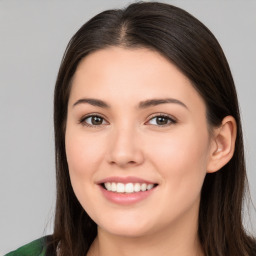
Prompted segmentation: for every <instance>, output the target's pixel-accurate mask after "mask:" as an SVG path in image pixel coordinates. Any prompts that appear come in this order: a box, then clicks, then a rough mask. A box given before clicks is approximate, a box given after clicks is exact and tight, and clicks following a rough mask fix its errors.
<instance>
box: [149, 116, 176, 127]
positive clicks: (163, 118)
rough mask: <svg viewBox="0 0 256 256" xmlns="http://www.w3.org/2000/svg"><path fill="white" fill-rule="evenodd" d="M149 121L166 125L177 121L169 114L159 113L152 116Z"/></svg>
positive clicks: (153, 123) (158, 124) (152, 123)
mask: <svg viewBox="0 0 256 256" xmlns="http://www.w3.org/2000/svg"><path fill="white" fill-rule="evenodd" d="M148 123H149V124H151V125H157V126H166V125H170V124H175V123H176V121H175V120H174V119H172V118H171V117H169V116H165V115H158V116H154V117H153V118H151V119H150V120H149V122H148Z"/></svg>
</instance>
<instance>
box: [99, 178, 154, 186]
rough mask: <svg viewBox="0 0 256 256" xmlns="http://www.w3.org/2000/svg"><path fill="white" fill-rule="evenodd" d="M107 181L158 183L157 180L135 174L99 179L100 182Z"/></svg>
mask: <svg viewBox="0 0 256 256" xmlns="http://www.w3.org/2000/svg"><path fill="white" fill-rule="evenodd" d="M106 182H115V183H118V182H119V183H124V184H126V183H146V184H156V182H152V181H149V180H145V179H142V178H139V177H135V176H127V177H118V176H113V177H107V178H105V179H102V180H100V181H98V182H97V183H98V184H102V183H106Z"/></svg>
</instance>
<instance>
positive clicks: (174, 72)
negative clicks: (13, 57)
mask: <svg viewBox="0 0 256 256" xmlns="http://www.w3.org/2000/svg"><path fill="white" fill-rule="evenodd" d="M54 125H55V145H56V170H57V202H56V215H55V226H54V233H53V235H52V236H50V237H45V238H42V239H40V240H37V241H35V242H33V243H32V244H29V245H27V246H25V247H23V248H21V249H19V250H17V251H16V252H13V253H10V254H8V255H21V254H22V253H23V254H24V255H56V254H57V255H99V256H101V255H113V256H114V255H135V254H136V255H179V256H183V255H205V256H206V255H214V256H216V255H220V256H221V255H225V256H227V255H230V256H231V255H232V256H233V255H239V256H243V255H244V256H245V255H255V253H256V249H255V241H254V239H253V238H251V237H249V236H248V235H247V234H246V232H245V230H244V228H243V225H242V217H241V212H242V203H243V196H244V192H245V190H246V188H247V183H246V171H245V164H244V155H243V140H242V130H241V123H240V116H239V108H238V102H237V96H236V91H235V87H234V82H233V79H232V75H231V72H230V69H229V66H228V63H227V61H226V58H225V56H224V53H223V52H222V50H221V47H220V46H219V44H218V42H217V40H216V39H215V37H214V36H213V35H212V34H211V32H210V31H209V30H208V29H207V28H206V27H205V26H204V25H203V24H202V23H200V22H199V21H198V20H197V19H195V18H194V17H192V16H191V15H190V14H188V13H186V12H185V11H183V10H181V9H179V8H176V7H173V6H171V5H166V4H161V3H136V4H131V5H130V6H128V7H127V8H126V9H124V10H109V11H105V12H103V13H101V14H99V15H96V16H95V17H94V18H92V19H91V20H90V21H88V22H87V23H86V24H85V25H84V26H82V27H81V29H80V30H79V31H78V32H77V33H76V34H75V35H74V37H73V38H72V39H71V41H70V43H69V45H68V47H67V50H66V52H65V55H64V58H63V61H62V64H61V67H60V70H59V74H58V78H57V82H56V87H55V99H54ZM26 253H27V254H26Z"/></svg>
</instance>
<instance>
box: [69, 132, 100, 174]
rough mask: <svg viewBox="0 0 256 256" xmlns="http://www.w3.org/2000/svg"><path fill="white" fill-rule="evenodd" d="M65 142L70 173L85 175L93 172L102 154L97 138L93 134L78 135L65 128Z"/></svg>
mask: <svg viewBox="0 0 256 256" xmlns="http://www.w3.org/2000/svg"><path fill="white" fill-rule="evenodd" d="M65 142H66V154H67V161H68V166H69V171H70V175H78V176H83V175H85V176H87V175H89V174H90V173H91V172H93V170H94V169H95V168H94V167H95V166H96V165H97V163H98V161H99V158H100V157H101V155H103V154H101V152H100V149H101V148H102V147H99V146H98V143H97V140H96V139H94V138H93V136H84V135H79V133H77V132H76V133H75V132H74V133H72V131H69V130H67V132H66V140H65Z"/></svg>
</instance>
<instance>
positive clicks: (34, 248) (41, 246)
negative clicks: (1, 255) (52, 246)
mask: <svg viewBox="0 0 256 256" xmlns="http://www.w3.org/2000/svg"><path fill="white" fill-rule="evenodd" d="M45 243H46V237H42V238H39V239H37V240H35V241H33V242H31V243H29V244H26V245H24V246H22V247H20V248H19V249H17V250H15V251H12V252H9V253H7V254H6V255H5V256H45V251H46V247H45Z"/></svg>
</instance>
